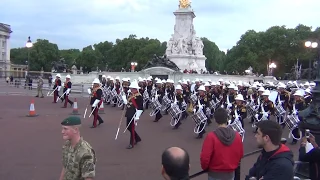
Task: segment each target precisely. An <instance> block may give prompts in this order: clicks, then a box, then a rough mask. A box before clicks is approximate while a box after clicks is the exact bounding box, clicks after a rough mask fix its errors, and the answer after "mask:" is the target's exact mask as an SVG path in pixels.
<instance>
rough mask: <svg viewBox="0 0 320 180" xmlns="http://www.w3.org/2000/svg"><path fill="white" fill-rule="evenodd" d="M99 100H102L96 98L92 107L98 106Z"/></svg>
mask: <svg viewBox="0 0 320 180" xmlns="http://www.w3.org/2000/svg"><path fill="white" fill-rule="evenodd" d="M99 102H100V100H98V99H96V100H95V101H94V102H93V104H92V107H96V106H97V105H98V103H99Z"/></svg>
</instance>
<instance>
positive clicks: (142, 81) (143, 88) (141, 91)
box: [138, 78, 146, 94]
mask: <svg viewBox="0 0 320 180" xmlns="http://www.w3.org/2000/svg"><path fill="white" fill-rule="evenodd" d="M138 85H139V87H140V89H139V93H140V94H143V93H144V90H145V87H146V86H145V83H144V80H143V78H140V79H139V83H138Z"/></svg>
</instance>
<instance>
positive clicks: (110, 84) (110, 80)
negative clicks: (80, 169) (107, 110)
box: [107, 77, 115, 105]
mask: <svg viewBox="0 0 320 180" xmlns="http://www.w3.org/2000/svg"><path fill="white" fill-rule="evenodd" d="M108 82H109V83H107V87H108V88H109V89H110V90H111V91H113V90H114V89H115V86H114V78H113V77H110V78H109V81H108ZM111 101H113V99H112V100H111ZM111 101H109V102H107V105H109V104H110V102H111Z"/></svg>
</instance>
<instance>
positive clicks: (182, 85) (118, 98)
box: [48, 74, 315, 149]
mask: <svg viewBox="0 0 320 180" xmlns="http://www.w3.org/2000/svg"><path fill="white" fill-rule="evenodd" d="M60 78H61V75H60V74H57V75H56V80H55V82H54V87H53V92H52V93H53V94H54V103H56V102H57V101H58V99H61V101H65V102H64V106H63V107H65V108H66V107H67V103H68V102H69V103H70V104H71V105H72V104H73V102H72V101H70V100H69V95H70V92H71V85H72V83H71V77H70V75H67V77H66V81H65V82H64V86H63V88H64V89H63V95H62V96H59V91H60V89H61V84H62V83H61V80H60ZM174 84H175V82H174V81H173V80H172V79H167V80H161V79H159V78H155V79H154V80H153V78H152V77H151V76H150V77H148V78H140V77H139V78H138V80H133V81H130V78H123V79H122V82H120V78H119V77H115V78H112V77H110V76H108V77H106V76H105V75H103V76H102V80H101V82H100V80H99V79H94V81H93V82H92V87H91V88H89V89H88V93H89V95H90V102H89V104H90V105H91V110H92V111H91V114H90V116H91V115H93V125H92V128H96V127H97V126H98V125H100V124H101V123H103V122H104V121H103V120H102V118H101V117H100V116H99V113H98V111H99V108H100V106H101V104H102V103H106V104H111V105H113V107H119V108H121V109H122V110H124V111H125V117H126V118H127V128H126V130H128V131H129V132H130V143H129V146H128V149H131V148H133V147H134V145H135V144H137V143H138V142H140V141H141V138H140V136H139V135H138V134H137V132H136V130H135V126H136V125H137V122H138V120H139V118H140V115H141V114H142V112H143V110H144V109H151V112H150V113H149V115H150V116H151V117H152V116H155V119H154V122H158V121H159V120H160V119H161V118H162V117H163V115H166V114H168V115H169V116H171V120H170V126H172V128H173V129H178V128H179V127H180V126H181V125H182V124H183V120H185V119H187V118H188V116H189V115H191V118H192V119H193V120H194V122H195V127H194V133H195V134H196V138H197V139H201V138H203V135H204V134H205V133H206V126H207V125H208V126H209V125H210V124H211V123H212V120H211V119H212V118H213V113H214V111H215V110H216V109H217V108H220V107H222V108H225V109H226V110H227V111H228V112H229V116H230V121H229V126H230V127H231V128H233V129H234V130H235V131H238V132H239V133H240V135H241V136H242V138H244V134H245V130H244V120H245V119H246V118H248V119H251V123H252V128H253V131H255V130H256V124H257V123H258V122H259V121H262V120H270V115H274V116H275V117H276V119H277V122H278V123H279V124H281V125H282V127H283V128H285V127H287V128H288V129H289V130H290V133H289V136H292V139H293V141H292V144H296V143H297V140H299V139H300V138H301V132H300V131H299V129H298V123H299V121H301V117H299V111H301V110H303V109H305V108H306V107H308V106H309V105H310V103H311V101H312V93H311V90H312V88H313V87H315V83H309V82H307V83H305V84H300V85H298V84H297V82H295V81H294V82H291V81H289V82H288V83H287V84H284V83H282V82H279V83H278V84H277V85H275V84H273V83H272V82H269V83H266V84H263V83H260V82H253V83H252V84H250V83H247V82H238V83H236V82H230V81H224V80H222V79H219V81H218V82H212V81H210V80H209V81H207V82H203V81H202V80H201V79H195V81H194V82H191V81H190V80H189V79H186V80H185V79H183V80H179V82H178V83H176V85H174ZM48 94H49V93H48ZM90 116H89V117H90ZM97 121H98V122H99V124H98V125H97Z"/></svg>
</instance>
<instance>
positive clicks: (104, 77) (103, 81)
mask: <svg viewBox="0 0 320 180" xmlns="http://www.w3.org/2000/svg"><path fill="white" fill-rule="evenodd" d="M106 85H107V78H106V75H102V87H105V86H106Z"/></svg>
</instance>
